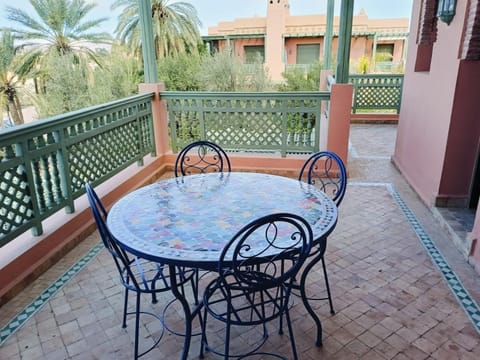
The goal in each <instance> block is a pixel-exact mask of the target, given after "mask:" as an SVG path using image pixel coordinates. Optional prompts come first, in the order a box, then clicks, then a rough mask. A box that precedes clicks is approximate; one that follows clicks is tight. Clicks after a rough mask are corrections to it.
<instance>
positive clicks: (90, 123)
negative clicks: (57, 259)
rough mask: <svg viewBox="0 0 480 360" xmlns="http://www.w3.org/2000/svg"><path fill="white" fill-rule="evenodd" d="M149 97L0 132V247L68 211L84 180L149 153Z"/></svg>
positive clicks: (151, 137)
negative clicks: (48, 218)
mask: <svg viewBox="0 0 480 360" xmlns="http://www.w3.org/2000/svg"><path fill="white" fill-rule="evenodd" d="M152 98H153V93H149V94H142V95H138V96H133V97H130V98H127V99H122V100H118V101H114V102H111V103H107V104H103V105H100V106H94V107H90V108H86V109H82V110H79V111H75V112H70V113H67V114H62V115H59V116H55V117H52V118H49V119H45V120H41V121H36V122H33V123H30V124H25V125H20V126H16V127H13V128H10V129H8V130H2V131H1V132H0V246H3V245H5V244H6V243H8V242H9V241H11V240H13V239H14V238H15V237H17V236H18V235H20V234H22V233H23V232H25V231H27V230H29V229H32V231H33V234H34V235H40V234H41V233H42V221H43V220H44V219H45V218H47V217H48V216H50V215H52V214H53V213H55V212H56V211H58V210H61V209H66V211H67V212H73V211H74V199H76V198H78V197H79V196H80V195H82V194H83V193H84V189H83V184H84V183H85V182H86V181H89V182H92V183H93V184H98V183H101V182H103V181H105V180H107V179H108V178H110V177H112V176H113V175H115V174H117V173H118V172H120V171H121V170H123V169H125V168H126V167H127V166H129V165H131V164H133V163H135V162H141V161H142V159H143V157H144V156H145V155H148V154H149V153H150V154H151V153H154V152H155V142H154V134H153V120H152V112H151V101H152Z"/></svg>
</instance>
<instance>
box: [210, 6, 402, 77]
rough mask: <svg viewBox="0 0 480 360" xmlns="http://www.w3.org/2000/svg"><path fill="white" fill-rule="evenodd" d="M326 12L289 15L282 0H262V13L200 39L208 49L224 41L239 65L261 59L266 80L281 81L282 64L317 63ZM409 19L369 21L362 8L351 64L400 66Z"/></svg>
mask: <svg viewBox="0 0 480 360" xmlns="http://www.w3.org/2000/svg"><path fill="white" fill-rule="evenodd" d="M339 23H340V20H339V17H338V16H335V17H334V21H333V40H332V51H331V54H332V55H333V58H334V59H335V57H336V56H335V55H336V52H337V50H336V49H337V46H338V32H339ZM326 24H327V16H326V15H325V14H320V15H301V16H294V15H290V5H289V2H288V0H267V17H253V18H241V19H235V20H233V21H227V22H220V23H219V24H218V25H217V26H212V27H209V28H208V36H204V37H203V40H204V41H205V43H206V44H207V45H208V46H209V47H210V50H211V51H215V50H219V49H222V48H224V47H226V46H227V45H228V44H230V47H232V48H233V49H234V51H235V54H236V55H237V56H238V57H239V58H241V59H242V61H243V62H244V63H247V64H248V63H254V62H256V61H258V59H261V60H262V61H263V62H264V64H265V65H266V67H267V68H268V70H269V73H270V76H271V77H272V80H276V81H278V80H282V72H284V71H285V69H286V68H287V67H292V66H300V67H308V65H309V64H312V63H315V62H323V58H324V53H325V49H324V44H325V32H326ZM408 29H409V19H408V18H398V19H369V18H368V16H367V14H366V13H365V11H364V10H363V9H362V10H361V11H360V12H359V14H358V15H356V16H354V17H353V28H352V44H351V54H350V59H351V68H352V72H359V69H358V66H356V65H357V64H358V62H359V60H360V58H362V57H365V58H364V59H368V60H367V63H368V65H369V66H368V67H369V68H370V69H369V70H370V72H373V71H380V72H381V71H386V72H390V71H392V70H394V71H395V69H403V65H404V60H405V57H406V53H405V49H406V40H407V37H408Z"/></svg>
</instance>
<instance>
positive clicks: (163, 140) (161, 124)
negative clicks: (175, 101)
mask: <svg viewBox="0 0 480 360" xmlns="http://www.w3.org/2000/svg"><path fill="white" fill-rule="evenodd" d="M138 89H139V92H140V93H148V92H153V93H154V95H153V99H152V116H153V129H154V134H155V150H156V152H157V156H162V155H164V154H166V153H168V152H170V148H169V145H168V144H169V137H168V113H167V104H166V102H165V101H163V100H162V99H161V98H160V92H162V91H164V90H165V84H163V83H156V84H139V85H138Z"/></svg>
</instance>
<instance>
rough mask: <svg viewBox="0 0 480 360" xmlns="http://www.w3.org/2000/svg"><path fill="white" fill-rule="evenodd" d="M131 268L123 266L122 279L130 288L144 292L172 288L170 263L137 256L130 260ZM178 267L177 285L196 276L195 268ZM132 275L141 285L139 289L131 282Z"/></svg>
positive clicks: (156, 291) (158, 291)
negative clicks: (166, 263) (161, 262)
mask: <svg viewBox="0 0 480 360" xmlns="http://www.w3.org/2000/svg"><path fill="white" fill-rule="evenodd" d="M129 268H130V271H128V270H127V268H126V267H123V269H122V272H121V273H122V279H121V280H122V283H123V285H124V286H125V287H127V288H129V289H130V290H133V291H137V290H138V291H141V292H144V293H160V292H163V291H168V290H170V289H171V279H170V272H169V270H168V265H165V264H160V263H156V262H152V261H149V260H145V259H140V258H137V257H135V258H132V259H131V260H130V263H129ZM177 269H178V270H177V285H184V284H185V283H186V282H188V281H190V280H191V279H192V277H193V276H195V270H194V269H191V268H185V267H178V268H177ZM129 272H130V273H129ZM132 275H133V276H134V277H135V279H136V281H137V283H138V285H139V288H138V289H136V288H135V286H134V285H133V284H132V283H131V279H130V278H129V277H131V276H132Z"/></svg>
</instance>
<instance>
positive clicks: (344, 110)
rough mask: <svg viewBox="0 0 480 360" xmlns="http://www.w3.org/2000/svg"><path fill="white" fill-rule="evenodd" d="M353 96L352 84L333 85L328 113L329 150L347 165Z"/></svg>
mask: <svg viewBox="0 0 480 360" xmlns="http://www.w3.org/2000/svg"><path fill="white" fill-rule="evenodd" d="M352 97H353V85H352V84H333V85H332V89H331V93H330V107H329V109H330V111H329V115H328V139H327V150H329V151H333V152H335V153H336V154H338V155H339V156H340V158H341V159H342V160H343V162H344V163H345V165H347V158H348V138H349V135H350V120H351V119H350V118H351V113H352Z"/></svg>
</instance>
